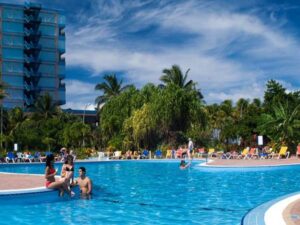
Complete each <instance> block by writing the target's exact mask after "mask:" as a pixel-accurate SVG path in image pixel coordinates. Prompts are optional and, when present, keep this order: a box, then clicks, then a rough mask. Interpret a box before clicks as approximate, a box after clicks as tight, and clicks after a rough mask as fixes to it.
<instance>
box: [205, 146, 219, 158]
mask: <svg viewBox="0 0 300 225" xmlns="http://www.w3.org/2000/svg"><path fill="white" fill-rule="evenodd" d="M207 156H208V157H213V156H215V157H217V155H216V152H215V149H214V148H209V149H208V153H207Z"/></svg>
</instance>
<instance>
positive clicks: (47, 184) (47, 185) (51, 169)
mask: <svg viewBox="0 0 300 225" xmlns="http://www.w3.org/2000/svg"><path fill="white" fill-rule="evenodd" d="M49 172H50V173H49V174H54V173H55V169H53V168H50V170H49ZM53 182H54V181H49V180H46V183H45V185H46V188H48V187H49V185H50V184H51V183H53Z"/></svg>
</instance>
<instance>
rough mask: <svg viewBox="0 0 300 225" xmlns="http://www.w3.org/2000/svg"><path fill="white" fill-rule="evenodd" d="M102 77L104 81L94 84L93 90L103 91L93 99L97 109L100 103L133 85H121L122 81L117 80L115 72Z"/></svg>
mask: <svg viewBox="0 0 300 225" xmlns="http://www.w3.org/2000/svg"><path fill="white" fill-rule="evenodd" d="M103 79H104V82H102V83H99V84H97V85H96V86H95V90H99V91H103V95H100V96H98V97H97V98H96V100H95V103H96V104H97V108H98V109H99V107H100V105H101V104H103V103H106V102H107V101H108V100H109V99H111V98H112V97H115V96H117V95H119V94H121V93H122V92H123V91H125V90H126V89H128V88H130V87H133V85H125V86H122V84H123V81H122V80H120V81H119V80H118V78H117V76H116V75H115V74H108V75H105V76H104V78H103Z"/></svg>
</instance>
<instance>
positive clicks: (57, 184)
mask: <svg viewBox="0 0 300 225" xmlns="http://www.w3.org/2000/svg"><path fill="white" fill-rule="evenodd" d="M53 164H54V156H53V155H52V154H51V155H47V157H46V169H45V178H46V183H45V185H46V188H49V189H58V190H59V191H60V196H62V195H63V193H64V191H66V192H67V193H68V194H69V195H70V196H73V195H74V192H71V191H70V190H69V188H68V184H67V183H66V180H65V179H64V180H59V181H56V180H55V175H56V173H57V170H55V169H54V166H53Z"/></svg>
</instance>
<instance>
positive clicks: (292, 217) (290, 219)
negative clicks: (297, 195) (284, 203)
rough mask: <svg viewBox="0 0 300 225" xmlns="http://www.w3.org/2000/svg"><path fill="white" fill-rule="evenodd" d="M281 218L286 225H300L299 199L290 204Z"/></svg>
mask: <svg viewBox="0 0 300 225" xmlns="http://www.w3.org/2000/svg"><path fill="white" fill-rule="evenodd" d="M283 218H284V220H285V222H286V224H288V225H299V224H300V199H299V200H297V201H295V202H293V203H291V204H290V205H289V206H288V207H287V208H286V209H285V210H284V212H283Z"/></svg>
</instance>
